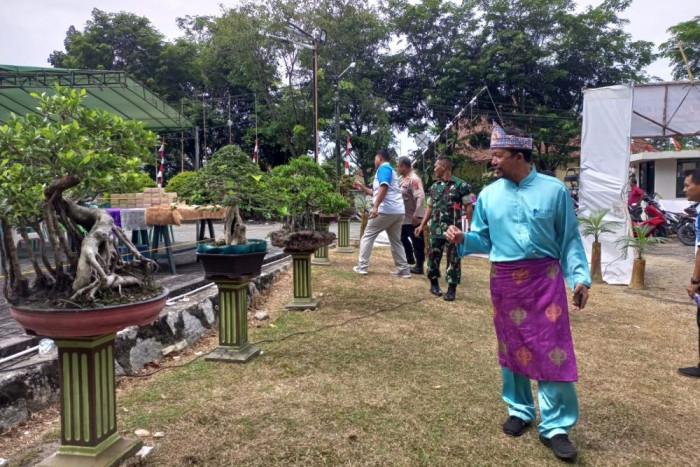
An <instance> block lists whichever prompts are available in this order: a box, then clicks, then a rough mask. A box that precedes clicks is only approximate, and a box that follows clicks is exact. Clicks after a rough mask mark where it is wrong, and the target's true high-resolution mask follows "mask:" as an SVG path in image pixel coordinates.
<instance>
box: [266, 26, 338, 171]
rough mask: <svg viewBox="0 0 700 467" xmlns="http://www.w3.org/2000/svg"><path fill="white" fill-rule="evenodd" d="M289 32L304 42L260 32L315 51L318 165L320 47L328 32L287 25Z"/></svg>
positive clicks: (315, 111) (315, 147)
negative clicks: (311, 32)
mask: <svg viewBox="0 0 700 467" xmlns="http://www.w3.org/2000/svg"><path fill="white" fill-rule="evenodd" d="M287 31H288V32H290V33H292V34H294V35H296V36H297V37H299V36H301V39H303V42H302V41H299V39H297V38H294V39H290V38H289V37H281V36H274V35H272V34H270V33H268V32H266V31H260V34H262V35H264V36H267V37H272V38H274V39H279V40H282V41H285V42H290V43H292V44H294V45H296V46H299V47H303V48H305V49H309V50H313V62H314V63H313V82H314V83H313V84H314V161H316V163H318V45H319V44H325V42H326V30H325V29H321V30H320V31H318V33H317V34H316V33H315V34H313V35H312V34H310V33H308V32H306V31H304V30H303V29H301V28H300V27H299V26H296V25H294V24H292V23H289V24H288V25H287Z"/></svg>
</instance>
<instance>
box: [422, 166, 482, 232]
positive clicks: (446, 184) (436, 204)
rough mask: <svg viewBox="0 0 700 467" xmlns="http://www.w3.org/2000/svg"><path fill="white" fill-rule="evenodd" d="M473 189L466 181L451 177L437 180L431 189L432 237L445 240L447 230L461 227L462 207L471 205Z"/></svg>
mask: <svg viewBox="0 0 700 467" xmlns="http://www.w3.org/2000/svg"><path fill="white" fill-rule="evenodd" d="M471 190H472V187H471V186H470V185H469V184H468V183H466V182H465V181H464V180H460V179H459V178H457V177H454V176H453V177H450V179H449V180H447V181H446V180H437V181H436V182H435V183H433V185H432V186H431V187H430V194H429V195H428V206H432V207H433V215H432V217H431V218H430V235H431V236H434V237H441V238H444V236H445V232H446V231H447V228H448V227H449V226H451V225H458V226H459V225H460V223H461V221H462V207H463V206H466V205H467V204H471V202H472V197H471Z"/></svg>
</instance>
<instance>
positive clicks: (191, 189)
mask: <svg viewBox="0 0 700 467" xmlns="http://www.w3.org/2000/svg"><path fill="white" fill-rule="evenodd" d="M196 190H197V173H196V172H194V171H191V170H186V171H184V172H180V173H179V174H177V175H175V176H174V177H173V178H171V179H170V180H169V181H168V184H167V185H165V191H167V192H169V193H177V196H178V198H179V199H188V198H190V197H191V196H192V195H194V193H195V191H196Z"/></svg>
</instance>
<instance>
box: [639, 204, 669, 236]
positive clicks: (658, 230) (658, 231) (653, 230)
mask: <svg viewBox="0 0 700 467" xmlns="http://www.w3.org/2000/svg"><path fill="white" fill-rule="evenodd" d="M642 199H643V201H644V202H645V203H646V206H645V207H644V209H643V210H642V207H641V206H640V205H639V204H637V203H635V204H633V205H632V206H630V207H629V211H630V217H631V219H632V225H633V226H636V225H646V226H648V227H649V232H648V233H647V235H651V236H653V237H668V235H669V231H670V225H669V223H668V220H667V219H666V215H665V214H664V212H663V210H662V209H661V206H659V203H658V202H657V201H656V200H655V199H654V198H652V197H651V196H649V195H644V198H642ZM642 211H643V212H644V214H646V219H642ZM634 235H635V236H636V235H637V232H636V231H635V232H634Z"/></svg>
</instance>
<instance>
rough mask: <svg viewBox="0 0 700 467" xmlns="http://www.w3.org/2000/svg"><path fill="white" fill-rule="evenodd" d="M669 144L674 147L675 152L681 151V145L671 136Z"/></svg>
mask: <svg viewBox="0 0 700 467" xmlns="http://www.w3.org/2000/svg"><path fill="white" fill-rule="evenodd" d="M671 143H672V144H673V145H674V146H675V147H676V151H680V150H681V149H683V147H682V146H681V143H679V142H678V141H677V140H676V138H674V137H673V136H671Z"/></svg>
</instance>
